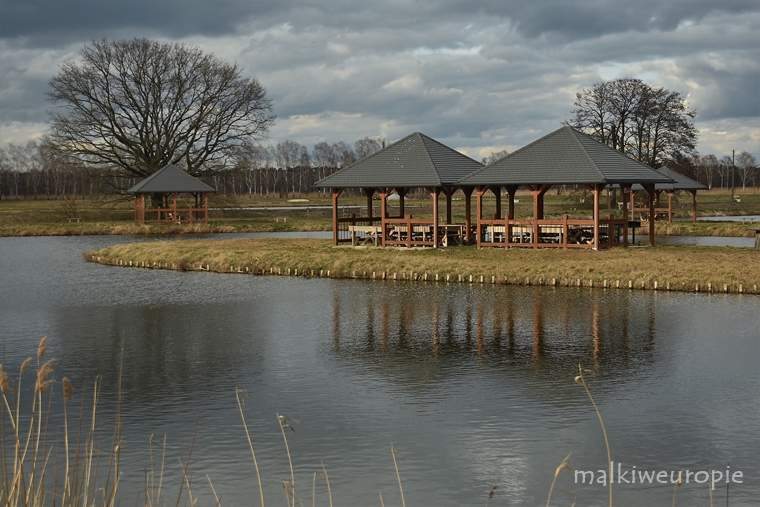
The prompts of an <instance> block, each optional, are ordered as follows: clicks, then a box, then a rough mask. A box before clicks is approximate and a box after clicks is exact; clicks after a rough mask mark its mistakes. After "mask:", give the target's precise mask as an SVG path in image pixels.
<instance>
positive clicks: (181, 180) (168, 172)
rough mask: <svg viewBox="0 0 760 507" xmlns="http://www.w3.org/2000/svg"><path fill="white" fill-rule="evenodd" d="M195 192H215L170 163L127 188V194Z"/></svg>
mask: <svg viewBox="0 0 760 507" xmlns="http://www.w3.org/2000/svg"><path fill="white" fill-rule="evenodd" d="M195 192H216V190H214V189H213V188H212V187H210V186H208V185H206V184H205V183H203V182H202V181H200V180H198V179H196V178H194V177H192V176H190V175H189V174H188V173H187V172H185V171H183V170H182V169H180V168H179V167H177V166H175V165H172V164H169V165H166V166H164V167H163V168H161V169H159V170H158V171H156V172H154V173H153V174H151V175H150V176H148V177H147V178H145V179H144V180H142V181H141V182H140V183H138V184H137V185H135V186H134V187H132V188H130V189H129V190H127V193H128V194H173V193H180V194H181V193H195Z"/></svg>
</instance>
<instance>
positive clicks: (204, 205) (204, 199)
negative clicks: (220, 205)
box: [203, 193, 208, 223]
mask: <svg viewBox="0 0 760 507" xmlns="http://www.w3.org/2000/svg"><path fill="white" fill-rule="evenodd" d="M203 209H204V210H205V215H204V222H205V223H208V193H205V194H203Z"/></svg>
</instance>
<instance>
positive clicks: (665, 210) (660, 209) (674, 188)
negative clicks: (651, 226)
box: [630, 167, 707, 222]
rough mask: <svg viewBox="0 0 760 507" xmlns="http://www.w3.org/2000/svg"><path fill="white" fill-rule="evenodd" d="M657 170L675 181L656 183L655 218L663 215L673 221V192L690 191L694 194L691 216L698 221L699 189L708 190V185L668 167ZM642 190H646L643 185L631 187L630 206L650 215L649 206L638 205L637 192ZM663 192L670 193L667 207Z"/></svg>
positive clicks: (636, 210)
mask: <svg viewBox="0 0 760 507" xmlns="http://www.w3.org/2000/svg"><path fill="white" fill-rule="evenodd" d="M657 172H658V173H660V174H663V175H665V176H667V177H668V178H670V179H672V180H673V182H672V183H656V184H655V186H654V190H655V215H654V218H655V219H657V218H659V217H660V216H663V217H664V216H666V217H667V220H668V222H672V221H673V194H674V193H675V192H678V191H685V192H689V193H690V194H691V195H692V211H691V218H692V221H693V222H696V221H697V190H707V185H703V184H702V183H700V182H698V181H694V180H693V179H691V178H689V177H688V176H685V175H683V174H681V173H679V172H677V171H674V170H673V169H669V168H667V167H660V168H659V169H657ZM641 190H644V188H643V187H642V186H641V185H633V186H632V187H631V193H630V196H631V198H630V207H631V209H632V210H633V211H634V212H638V213H642V214H644V213H646V214H647V215H648V216H649V208H646V207H643V206H641V205H639V206H637V199H636V194H637V192H639V191H641ZM663 192H666V193H667V194H668V205H667V207H666V206H665V205H664V203H662V202H661V200H660V197H661V196H662V193H663Z"/></svg>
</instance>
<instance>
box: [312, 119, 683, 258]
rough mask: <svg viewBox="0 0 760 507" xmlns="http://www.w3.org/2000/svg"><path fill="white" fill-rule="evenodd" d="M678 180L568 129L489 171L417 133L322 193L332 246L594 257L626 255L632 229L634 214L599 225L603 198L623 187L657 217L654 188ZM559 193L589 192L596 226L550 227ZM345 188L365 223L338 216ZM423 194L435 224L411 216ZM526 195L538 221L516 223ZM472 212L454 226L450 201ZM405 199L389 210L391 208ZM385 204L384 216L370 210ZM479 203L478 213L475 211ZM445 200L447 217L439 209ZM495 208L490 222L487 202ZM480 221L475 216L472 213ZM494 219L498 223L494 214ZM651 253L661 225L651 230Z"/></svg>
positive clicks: (326, 184)
mask: <svg viewBox="0 0 760 507" xmlns="http://www.w3.org/2000/svg"><path fill="white" fill-rule="evenodd" d="M673 182H674V180H673V179H672V178H670V177H668V176H666V175H664V174H661V173H659V172H657V171H654V170H653V169H651V168H649V167H647V166H645V165H643V164H640V163H639V162H636V161H634V160H632V159H630V158H628V157H626V156H625V155H623V154H621V153H619V152H617V151H615V150H613V149H611V148H609V147H607V146H605V145H603V144H601V143H598V142H597V141H595V140H593V139H592V138H590V137H588V136H586V135H584V134H582V133H580V132H578V131H576V130H574V129H572V128H570V127H563V128H561V129H559V130H557V131H555V132H552V133H551V134H549V135H547V136H544V137H543V138H541V139H539V140H537V141H535V142H533V143H531V144H529V145H527V146H525V147H523V148H521V149H519V150H517V151H515V152H514V153H512V154H509V155H507V156H506V157H504V158H502V159H500V160H498V161H496V162H494V163H492V164H490V165H488V166H485V167H483V166H482V165H481V164H479V163H478V162H476V161H474V160H472V159H470V158H469V157H465V156H464V155H462V154H461V153H459V152H456V151H455V150H453V149H451V148H448V147H446V146H445V145H442V144H441V143H438V142H437V141H435V140H432V139H431V138H429V137H427V136H424V135H423V134H419V133H415V134H412V135H411V136H408V137H406V138H404V139H402V140H401V141H399V142H398V143H394V144H392V145H390V146H388V147H386V148H385V149H384V150H381V151H380V152H378V153H376V154H375V155H373V156H371V157H368V158H366V159H363V160H361V161H359V162H357V163H356V164H354V165H352V166H349V167H347V168H345V169H343V170H341V171H338V172H337V173H335V174H333V175H332V176H330V177H327V178H325V179H323V180H321V181H320V182H319V183H318V186H320V187H323V188H330V189H331V192H332V207H333V243H334V244H335V245H339V244H341V243H349V242H350V243H351V244H352V245H366V244H368V245H373V246H406V247H440V246H452V245H472V244H477V246H478V247H486V246H491V247H501V248H512V247H523V248H524V247H527V248H552V247H553V248H593V249H603V248H610V247H614V246H619V245H620V246H627V245H628V237H629V229H630V227H631V226H632V225H635V223H634V222H632V221H631V217H630V210H629V206H623V210H622V211H623V213H622V214H623V216H622V218H616V217H615V216H614V215H608V216H606V217H602V216H601V195H602V192H603V191H604V189H605V188H606V187H608V186H611V185H617V186H618V187H619V188H621V189H622V190H623V192H624V193H625V194H630V193H632V188H633V186H634V185H639V186H640V187H641V189H643V190H644V191H645V192H643V193H644V194H645V195H646V196H647V201H646V202H647V209H648V210H649V212H650V213H651V216H654V215H655V202H656V201H655V199H656V196H657V189H656V185H657V184H671V183H673ZM555 185H575V186H578V187H581V188H585V189H586V190H588V192H589V193H590V194H591V198H592V199H593V209H592V217H590V218H586V219H576V218H569V217H568V216H567V215H563V216H562V217H554V218H552V217H547V216H546V214H545V212H544V208H545V206H544V197H545V195H546V193H547V192H548V191H549V189H551V188H552V187H554V186H555ZM346 188H358V189H361V192H362V194H363V195H364V197H365V198H366V207H365V208H364V209H363V211H364V212H363V213H360V214H359V215H357V214H352V215H350V216H340V214H339V209H340V208H339V198H340V196H341V194H342V193H343V191H344V190H345V189H346ZM414 189H421V190H422V191H423V193H425V194H428V195H429V196H430V198H431V201H432V206H431V207H432V217H428V216H426V217H414V216H413V215H411V214H406V213H405V212H406V209H405V198H406V196H408V195H409V194H410V192H412V191H413V190H414ZM519 189H524V190H527V191H529V192H530V194H531V195H532V198H533V217H532V218H528V219H517V218H516V217H515V203H516V201H517V200H516V198H515V197H516V195H517V191H518V190H519ZM457 192H458V194H457V195H458V196H459V198H461V199H463V200H464V201H465V202H464V205H465V213H464V220H463V221H460V223H454V221H453V208H452V200H453V196H454V195H455V194H456V193H457ZM391 195H398V198H397V199H398V204H397V206H395V207H393V208H391V207H390V206H389V204H388V200H389V199H388V198H389V196H391ZM375 196H377V198H379V201H380V210H379V216H376V215H375V214H374V211H373V208H374V206H373V200H374V199H375ZM473 197H474V201H475V202H474V204H475V209H474V210H473ZM444 198H445V204H444V205H443V206H444V207H443V209H441V204H440V202H439V201H441V200H443V199H444ZM486 199H489V201H490V203H491V207H490V208H489V209H488V213H487V212H486V206H485V201H486ZM473 211H474V213H473ZM491 212H492V213H491ZM649 243H650V245H654V222H653V221H650V225H649Z"/></svg>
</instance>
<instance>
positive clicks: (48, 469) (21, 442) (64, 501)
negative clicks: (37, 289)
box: [0, 337, 123, 507]
mask: <svg viewBox="0 0 760 507" xmlns="http://www.w3.org/2000/svg"><path fill="white" fill-rule="evenodd" d="M46 355H47V337H45V338H43V339H42V340H41V341H40V343H39V345H38V347H37V354H36V356H37V357H36V359H37V361H36V362H37V367H36V370H35V371H33V372H30V371H29V370H30V367H31V364H32V358H31V357H30V358H27V359H26V360H25V361H24V362H23V363H22V364H21V367H20V368H19V373H18V377H17V378H16V379H15V382H14V384H15V385H12V384H11V379H10V378H9V377H8V374H7V372H6V370H5V368H4V367H3V365H0V394H1V395H2V406H1V407H0V420H2V423H1V424H0V431H1V432H2V435H1V438H0V451H1V452H2V458H0V459H1V460H2V474H0V481H2V488H1V489H0V504H2V505H3V506H6V507H43V506H47V505H54V506H56V507H58V506H62V507H114V506H115V504H116V493H117V490H118V484H119V475H120V469H119V456H120V448H121V375H122V370H121V368H120V370H119V381H118V389H119V398H118V403H117V407H116V421H115V428H114V433H113V439H112V442H111V446H110V448H109V450H108V451H104V450H103V446H102V442H101V440H102V437H101V432H100V431H99V428H98V425H97V422H96V421H97V410H98V401H99V397H100V389H101V379H100V377H98V378H96V379H95V382H94V388H93V393H92V404H91V408H90V414H89V417H87V415H86V413H85V410H84V403H85V402H84V399H85V395H84V392H83V393H82V408H81V409H80V412H79V420H78V428H79V429H78V430H77V434H76V437H74V436H73V435H71V434H70V424H69V414H68V403H69V402H70V401H72V400H73V399H74V397H75V393H74V388H73V386H72V384H71V381H70V380H69V379H68V378H66V377H64V378H63V381H62V384H63V389H62V391H63V392H62V394H63V436H62V439H63V442H62V444H63V450H64V453H63V460H64V463H63V466H61V467H60V468H59V467H58V465H57V460H58V458H57V456H58V444H57V443H56V444H50V443H49V442H48V436H49V435H48V433H49V424H50V420H51V416H52V412H53V410H52V407H53V399H54V390H53V386H54V384H55V379H54V377H53V374H54V370H53V363H54V360H53V359H49V360H47V361H45V360H44V359H43V358H44V357H45V356H46ZM122 364H123V349H122ZM30 373H33V374H34V386H33V388H32V389H31V393H30V392H28V391H30V388H24V384H25V383H24V379H25V377H27V376H29V374H30ZM45 396H47V402H46V400H45ZM25 398H31V399H30V400H29V401H28V403H29V404H28V405H27V404H26V403H24V399H25ZM27 407H28V408H27ZM87 420H89V424H87V423H86V421H87ZM85 424H87V434H86V436H85V437H84V438H82V428H83V427H84V426H85ZM9 432H12V433H9ZM74 439H76V442H74V441H73V440H74ZM72 451H73V457H72ZM53 456H56V457H55V462H56V465H55V466H52V465H51V458H52V457H53ZM103 457H105V458H107V460H104V461H103V462H101V458H103ZM61 473H62V474H63V477H62V478H61V477H59V475H60V474H61ZM99 473H101V477H100V481H99V480H98V474H99Z"/></svg>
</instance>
